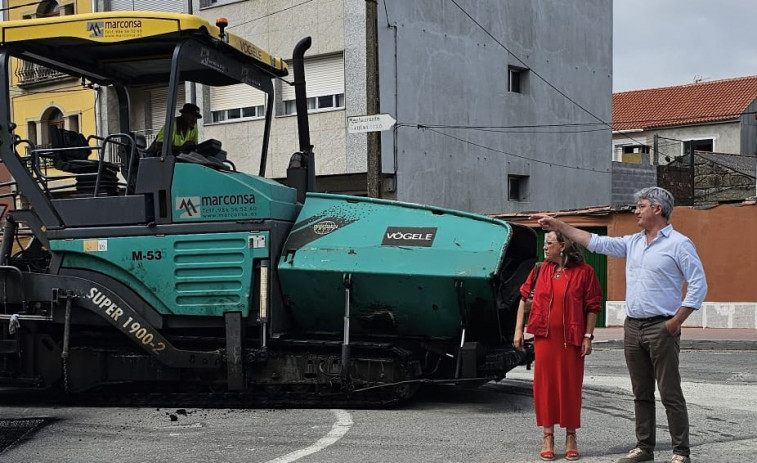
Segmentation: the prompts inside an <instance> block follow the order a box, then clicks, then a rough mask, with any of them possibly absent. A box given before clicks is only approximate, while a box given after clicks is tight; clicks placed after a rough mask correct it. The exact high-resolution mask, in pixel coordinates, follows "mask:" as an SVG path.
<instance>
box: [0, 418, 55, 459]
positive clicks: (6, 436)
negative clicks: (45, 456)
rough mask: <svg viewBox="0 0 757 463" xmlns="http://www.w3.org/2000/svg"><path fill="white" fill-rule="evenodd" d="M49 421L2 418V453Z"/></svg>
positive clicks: (43, 419)
mask: <svg viewBox="0 0 757 463" xmlns="http://www.w3.org/2000/svg"><path fill="white" fill-rule="evenodd" d="M49 421H50V420H49V418H16V419H5V418H0V453H3V452H4V451H5V449H7V448H8V447H10V446H11V445H13V444H14V443H16V442H18V441H19V440H21V439H22V438H23V437H24V436H27V435H30V434H31V433H33V432H34V431H36V430H38V429H39V428H41V427H42V426H44V425H46V424H47V423H48V422H49Z"/></svg>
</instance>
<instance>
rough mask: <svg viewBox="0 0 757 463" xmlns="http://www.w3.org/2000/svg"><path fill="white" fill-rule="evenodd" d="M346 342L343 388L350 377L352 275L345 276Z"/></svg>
mask: <svg viewBox="0 0 757 463" xmlns="http://www.w3.org/2000/svg"><path fill="white" fill-rule="evenodd" d="M343 284H344V341H343V342H342V387H345V386H346V385H347V383H348V381H349V377H350V288H351V287H352V275H350V274H346V275H345V276H344V282H343Z"/></svg>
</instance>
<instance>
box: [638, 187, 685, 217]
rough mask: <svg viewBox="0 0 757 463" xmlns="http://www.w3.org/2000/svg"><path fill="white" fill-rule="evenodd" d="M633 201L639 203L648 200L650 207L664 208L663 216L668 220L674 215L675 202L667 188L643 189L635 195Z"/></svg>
mask: <svg viewBox="0 0 757 463" xmlns="http://www.w3.org/2000/svg"><path fill="white" fill-rule="evenodd" d="M633 199H634V201H636V202H637V203H638V202H639V200H640V199H646V200H647V201H649V204H650V205H652V206H660V207H661V208H662V216H663V217H665V218H666V219H670V216H671V215H673V206H674V204H675V200H674V199H673V195H672V194H671V193H670V192H669V191H668V190H666V189H665V188H660V187H658V186H651V187H648V188H644V189H641V190H639V191H637V192H636V193H635V194H634V195H633Z"/></svg>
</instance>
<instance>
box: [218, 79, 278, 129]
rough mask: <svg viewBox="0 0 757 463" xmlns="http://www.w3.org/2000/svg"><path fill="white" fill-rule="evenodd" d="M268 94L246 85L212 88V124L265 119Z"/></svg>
mask: <svg viewBox="0 0 757 463" xmlns="http://www.w3.org/2000/svg"><path fill="white" fill-rule="evenodd" d="M265 100H266V94H265V92H262V91H260V90H258V89H256V88H254V87H250V86H249V85H245V84H236V85H229V86H226V87H211V88H210V114H211V117H210V119H211V122H226V121H239V120H249V119H261V118H263V117H265V102H266V101H265Z"/></svg>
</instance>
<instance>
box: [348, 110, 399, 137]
mask: <svg viewBox="0 0 757 463" xmlns="http://www.w3.org/2000/svg"><path fill="white" fill-rule="evenodd" d="M396 122H397V121H396V120H395V119H394V118H393V117H392V116H390V115H389V114H373V115H371V116H353V117H348V118H347V132H348V133H364V132H381V131H383V130H389V129H391V128H392V127H394V124H395V123H396Z"/></svg>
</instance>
